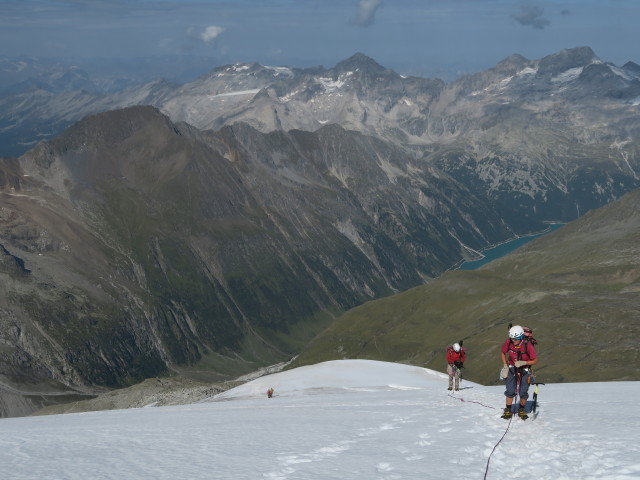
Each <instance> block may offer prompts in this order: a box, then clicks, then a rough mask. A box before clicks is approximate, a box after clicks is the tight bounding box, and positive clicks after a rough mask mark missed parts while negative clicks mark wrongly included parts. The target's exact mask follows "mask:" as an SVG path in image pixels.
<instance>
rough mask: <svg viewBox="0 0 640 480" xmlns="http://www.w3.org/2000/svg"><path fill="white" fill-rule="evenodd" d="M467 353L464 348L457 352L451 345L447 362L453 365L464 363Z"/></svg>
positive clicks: (448, 349)
mask: <svg viewBox="0 0 640 480" xmlns="http://www.w3.org/2000/svg"><path fill="white" fill-rule="evenodd" d="M466 357H467V356H466V355H465V353H464V350H463V349H462V348H461V349H460V351H459V352H456V351H455V350H454V349H453V347H449V348H447V363H448V364H449V365H452V364H454V363H458V364H461V363H464V361H465V360H466Z"/></svg>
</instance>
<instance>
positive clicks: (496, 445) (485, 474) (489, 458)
mask: <svg viewBox="0 0 640 480" xmlns="http://www.w3.org/2000/svg"><path fill="white" fill-rule="evenodd" d="M518 390H520V389H519V388H518ZM517 393H520V392H519V391H518V392H517ZM449 396H450V397H451V398H455V399H456V400H460V401H461V402H464V403H477V404H478V405H482V406H483V407H486V408H491V409H493V410H499V409H497V408H496V407H492V406H491V405H485V404H484V403H481V402H476V401H474V400H465V399H464V398H462V397H456V396H454V395H451V394H449ZM516 398H518V396H517V395H516ZM512 420H513V416H512V417H511V418H510V419H509V423H508V424H507V429H506V430H505V431H504V433H503V434H502V437H500V440H498V443H496V444H495V445H494V446H493V450H491V453H490V454H489V457H488V458H487V468H486V469H485V471H484V477H483V478H484V480H487V475H488V474H489V463H490V462H491V457H492V456H493V452H495V451H496V449H497V448H498V445H500V443H502V440H504V437H506V436H507V432H508V431H509V428H510V427H511V421H512Z"/></svg>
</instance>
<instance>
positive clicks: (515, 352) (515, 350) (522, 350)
mask: <svg viewBox="0 0 640 480" xmlns="http://www.w3.org/2000/svg"><path fill="white" fill-rule="evenodd" d="M502 353H504V354H505V356H506V357H507V363H508V364H509V365H513V364H514V363H515V362H516V360H524V361H525V362H527V361H529V360H535V359H536V358H538V354H537V353H536V349H535V348H534V347H533V345H531V342H527V341H526V340H523V341H522V343H521V344H520V345H518V346H515V345H514V344H513V342H512V341H511V339H510V338H507V339H506V340H505V342H504V343H503V344H502Z"/></svg>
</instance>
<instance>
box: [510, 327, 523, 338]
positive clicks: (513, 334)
mask: <svg viewBox="0 0 640 480" xmlns="http://www.w3.org/2000/svg"><path fill="white" fill-rule="evenodd" d="M509 338H513V339H514V340H522V339H523V338H524V328H522V327H521V326H520V325H515V326H513V327H511V328H510V329H509Z"/></svg>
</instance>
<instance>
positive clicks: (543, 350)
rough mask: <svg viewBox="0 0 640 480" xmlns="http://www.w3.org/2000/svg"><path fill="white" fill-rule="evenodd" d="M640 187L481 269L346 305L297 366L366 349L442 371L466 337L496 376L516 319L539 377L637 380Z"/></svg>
mask: <svg viewBox="0 0 640 480" xmlns="http://www.w3.org/2000/svg"><path fill="white" fill-rule="evenodd" d="M639 207H640V191H634V192H632V193H630V194H628V195H626V196H625V197H623V198H622V199H620V200H619V201H617V202H614V203H612V204H610V205H607V206H605V207H603V208H601V209H598V210H594V211H592V212H589V213H588V214H586V215H585V216H584V217H582V218H580V219H578V220H577V221H575V222H572V223H570V224H568V225H566V226H565V227H563V228H560V229H559V230H557V231H556V232H555V233H553V234H550V235H548V236H545V237H542V238H539V239H537V240H534V241H532V242H531V243H529V244H527V245H525V246H524V247H522V248H521V249H519V250H517V251H516V252H514V253H512V254H510V255H508V256H506V257H504V258H502V259H499V260H497V261H494V262H492V263H490V264H488V265H486V266H484V267H482V268H481V269H479V270H476V271H452V272H448V273H446V274H445V275H443V276H442V277H440V278H439V279H437V280H435V281H433V282H431V283H430V284H428V285H425V286H420V287H416V288H414V289H412V290H409V291H407V292H404V293H401V294H399V295H394V296H391V297H387V298H383V299H380V300H377V301H373V302H369V303H367V304H365V305H362V306H360V307H358V308H354V309H352V310H349V311H348V312H346V313H345V314H344V315H343V316H341V317H340V318H339V319H337V320H336V321H335V322H334V323H333V324H332V325H331V326H330V327H329V328H328V329H327V330H325V331H324V332H323V333H322V334H320V335H319V336H318V337H316V338H315V339H314V340H313V341H312V342H311V343H310V345H309V346H308V347H307V349H306V350H305V351H304V352H303V354H301V355H300V356H299V357H298V359H297V360H296V362H294V364H292V367H295V366H300V365H304V364H310V363H316V362H319V361H324V360H329V359H336V358H368V359H379V360H386V361H394V362H402V363H410V364H415V365H421V366H425V367H428V368H433V369H435V370H440V371H444V369H445V366H446V363H445V356H444V354H445V347H446V346H447V345H450V344H451V343H453V342H455V341H457V340H460V339H464V342H465V343H464V346H465V347H466V349H467V352H468V360H467V363H466V365H465V366H466V369H465V372H464V376H465V377H466V378H468V379H469V380H473V381H477V382H480V383H483V384H494V383H498V381H497V377H498V371H499V369H500V367H501V364H500V359H499V348H500V345H501V343H502V342H503V340H504V339H505V338H506V332H507V325H508V324H509V323H510V322H513V323H514V324H522V325H526V326H529V327H531V328H532V329H533V330H534V334H535V337H536V338H537V339H538V340H539V342H540V343H539V346H538V351H539V355H540V362H539V364H538V366H537V368H536V372H537V375H538V379H539V381H544V382H582V381H608V380H640V369H639V368H638V367H639V366H640V355H639V353H638V352H639V350H638V346H637V345H638V343H637V339H638V337H639V335H640V296H639V295H638V293H639V292H640V213H639V212H640V208H639Z"/></svg>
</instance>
